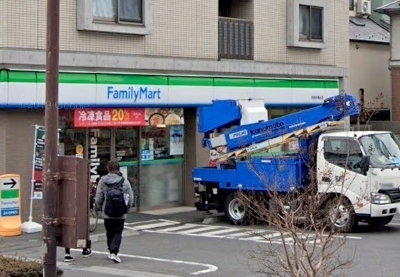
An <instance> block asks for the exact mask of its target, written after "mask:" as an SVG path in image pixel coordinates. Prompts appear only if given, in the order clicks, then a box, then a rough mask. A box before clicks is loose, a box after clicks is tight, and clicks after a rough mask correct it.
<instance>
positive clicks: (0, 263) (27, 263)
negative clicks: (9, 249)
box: [0, 256, 64, 277]
mask: <svg viewBox="0 0 400 277" xmlns="http://www.w3.org/2000/svg"><path fill="white" fill-rule="evenodd" d="M63 274H64V272H63V271H62V270H61V269H59V268H57V276H58V277H61V276H63ZM0 277H43V266H42V263H40V262H36V261H31V260H27V259H23V258H12V257H6V256H0Z"/></svg>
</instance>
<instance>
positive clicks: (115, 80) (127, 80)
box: [97, 74, 168, 86]
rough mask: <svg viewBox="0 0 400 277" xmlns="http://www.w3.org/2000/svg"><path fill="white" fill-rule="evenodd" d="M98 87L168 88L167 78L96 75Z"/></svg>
mask: <svg viewBox="0 0 400 277" xmlns="http://www.w3.org/2000/svg"><path fill="white" fill-rule="evenodd" d="M97 84H99V85H150V86H151V85H154V86H168V77H167V76H143V75H128V74H118V75H117V74H97Z"/></svg>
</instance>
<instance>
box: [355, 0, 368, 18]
mask: <svg viewBox="0 0 400 277" xmlns="http://www.w3.org/2000/svg"><path fill="white" fill-rule="evenodd" d="M356 14H357V15H370V14H371V1H369V0H357V7H356Z"/></svg>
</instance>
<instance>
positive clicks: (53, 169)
mask: <svg viewBox="0 0 400 277" xmlns="http://www.w3.org/2000/svg"><path fill="white" fill-rule="evenodd" d="M59 34H60V0H47V41H46V100H45V101H46V104H45V119H44V121H45V148H44V162H43V210H44V211H43V214H44V216H43V250H42V251H43V276H44V277H56V275H57V263H56V259H57V242H56V230H57V223H58V222H57V221H58V220H57V198H58V191H59V188H58V179H59V178H58V175H59V173H58V171H59V168H58V157H57V155H58V149H57V148H58V141H57V140H58V128H57V125H58V107H57V106H58V67H59V49H60V48H59Z"/></svg>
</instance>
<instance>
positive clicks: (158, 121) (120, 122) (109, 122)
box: [74, 108, 184, 127]
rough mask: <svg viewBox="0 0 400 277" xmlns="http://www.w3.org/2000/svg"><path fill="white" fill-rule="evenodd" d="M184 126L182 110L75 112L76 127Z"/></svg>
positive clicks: (151, 109) (150, 109)
mask: <svg viewBox="0 0 400 277" xmlns="http://www.w3.org/2000/svg"><path fill="white" fill-rule="evenodd" d="M181 124H184V119H183V109H182V108H146V109H143V108H131V109H123V108H120V109H118V108H115V109H105V108H99V109H77V110H74V126H75V127H121V126H146V125H152V126H159V125H181Z"/></svg>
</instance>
